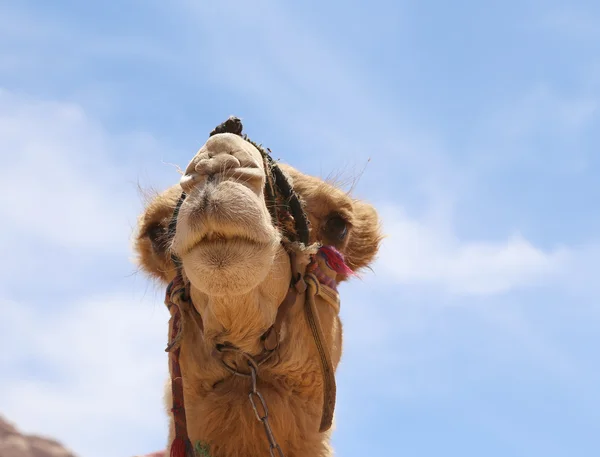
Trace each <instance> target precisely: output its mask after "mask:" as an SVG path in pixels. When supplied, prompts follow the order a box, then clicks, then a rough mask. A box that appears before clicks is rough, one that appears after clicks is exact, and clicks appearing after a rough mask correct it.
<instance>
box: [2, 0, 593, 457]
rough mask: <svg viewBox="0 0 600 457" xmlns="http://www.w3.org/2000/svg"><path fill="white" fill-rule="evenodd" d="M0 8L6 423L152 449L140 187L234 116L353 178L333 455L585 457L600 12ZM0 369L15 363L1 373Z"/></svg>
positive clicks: (155, 394)
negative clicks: (361, 229) (377, 216)
mask: <svg viewBox="0 0 600 457" xmlns="http://www.w3.org/2000/svg"><path fill="white" fill-rule="evenodd" d="M205 3H206V2H193V1H187V0H174V1H171V2H168V3H167V2H158V1H151V0H148V1H122V2H118V3H117V2H74V1H54V2H41V1H26V0H23V1H21V2H18V3H17V2H0V56H2V57H1V58H0V154H1V156H2V162H3V167H2V168H1V169H0V220H2V225H1V228H0V230H1V234H2V236H1V237H0V253H1V254H2V255H1V257H2V259H3V262H2V263H0V273H1V276H2V278H3V279H2V280H0V305H1V308H0V344H2V347H4V348H5V350H4V351H3V352H2V353H1V354H0V372H1V373H2V376H1V377H0V413H2V414H5V415H6V416H7V417H8V418H10V419H11V420H13V421H15V422H17V424H18V425H19V426H20V427H22V428H23V429H24V430H26V431H30V432H36V433H42V434H49V435H53V436H55V437H57V438H59V439H60V440H61V441H63V442H65V443H66V444H67V445H68V446H70V447H71V448H72V449H73V450H75V451H76V452H77V453H78V454H79V455H80V456H81V457H107V456H115V457H116V456H131V455H134V454H137V453H143V452H150V451H153V450H156V449H159V448H162V447H164V445H165V441H166V420H165V416H164V414H163V412H162V404H161V395H162V386H163V384H164V382H165V379H166V359H165V355H164V352H163V348H164V343H165V334H166V319H167V315H166V312H165V310H164V309H163V305H162V293H163V292H162V289H161V288H159V287H157V286H155V285H153V284H151V283H149V282H148V281H146V279H145V278H143V277H142V276H141V275H140V274H136V271H135V266H134V265H133V263H132V262H131V257H132V255H131V249H130V237H131V234H132V229H133V227H135V221H136V217H137V214H138V212H139V211H140V209H141V203H142V200H141V197H140V195H139V193H138V189H137V185H138V183H139V184H140V185H141V186H142V187H145V188H147V187H154V188H159V189H161V188H164V187H166V186H168V185H170V184H173V183H175V182H176V181H177V177H178V175H177V172H176V170H175V168H174V167H173V166H172V165H171V164H178V165H179V166H182V167H183V166H185V165H186V164H187V162H188V161H189V160H190V159H191V158H192V156H193V155H194V153H195V152H196V150H197V149H198V148H199V147H200V146H201V145H202V144H203V143H204V141H205V140H206V138H207V135H208V132H209V131H210V130H211V129H212V128H213V127H214V126H215V125H216V124H218V123H219V122H221V121H222V120H223V119H225V118H226V117H227V116H228V115H230V114H236V115H238V116H241V117H242V118H243V119H244V121H245V127H246V131H247V132H248V133H249V134H250V135H251V137H252V138H253V139H255V140H257V141H260V142H262V143H263V144H265V145H268V146H269V147H270V148H271V149H272V150H273V151H274V155H275V156H276V157H278V158H281V159H282V160H283V161H285V162H288V163H290V164H292V165H294V166H296V167H297V168H299V169H301V170H303V171H305V172H307V173H312V174H316V175H319V176H327V175H329V174H330V173H338V172H341V173H342V174H343V176H345V177H347V178H348V179H351V178H352V177H353V176H356V175H359V174H360V173H361V172H362V171H363V169H364V172H362V175H361V176H360V179H359V180H358V182H357V183H356V186H355V189H354V195H355V196H357V197H360V198H365V199H368V200H369V201H371V202H372V203H373V204H375V205H376V206H377V208H378V209H379V211H380V213H381V215H382V219H383V224H384V229H385V232H386V234H387V235H388V237H387V238H386V240H385V242H384V245H383V248H382V252H381V255H380V257H379V259H378V261H377V263H376V264H375V265H374V268H373V270H374V272H373V273H368V274H365V275H364V277H363V279H362V280H360V281H355V282H354V283H351V284H347V285H344V286H343V287H342V289H341V292H342V299H343V306H342V307H343V310H342V317H343V320H344V323H345V351H344V356H343V361H342V365H341V367H340V370H339V374H338V383H339V386H338V389H339V398H338V409H337V431H336V432H335V435H334V442H335V446H336V449H337V455H340V456H346V457H351V456H363V455H366V454H368V455H371V454H385V455H414V456H439V455H447V456H460V457H469V456H473V457H475V456H477V457H478V456H480V455H486V456H488V457H495V456H498V457H500V456H502V457H506V456H515V457H516V456H527V457H531V456H543V457H554V456H561V457H562V456H565V457H566V456H577V457H585V456H595V455H598V454H599V453H600V446H599V445H598V439H597V433H598V426H597V424H598V423H599V420H600V413H598V411H600V395H599V394H598V390H597V387H596V386H597V385H598V383H599V382H600V368H599V367H598V356H597V354H596V349H595V348H596V346H597V345H598V343H600V337H599V336H598V335H600V307H599V304H600V287H599V286H598V280H597V271H598V270H599V269H600V260H598V259H599V258H600V257H599V254H600V240H599V236H598V233H599V231H600V216H599V213H598V211H596V210H595V208H596V206H597V203H598V201H600V179H599V177H600V153H599V152H598V151H600V133H599V132H600V129H599V127H600V125H599V123H600V117H599V103H600V58H599V57H598V56H600V5H599V4H598V3H597V2H591V1H590V2H583V1H574V2H571V3H570V4H566V2H562V3H561V2H553V1H546V2H541V1H527V0H525V1H521V2H515V1H503V2H472V1H471V2H467V1H456V2H452V3H448V2H439V1H438V2H416V1H402V2H388V1H379V0H377V1H373V2H371V3H369V4H368V5H367V4H366V3H364V4H363V3H359V2H343V3H342V2H331V3H328V4H323V3H320V2H316V1H307V2H303V3H302V4H298V2H296V4H292V3H291V2H288V3H287V4H285V3H282V2H274V1H258V2H252V5H250V4H249V3H248V2H241V1H237V2H236V1H221V2H218V5H217V2H214V4H213V5H206V4H205ZM7 348H8V350H7Z"/></svg>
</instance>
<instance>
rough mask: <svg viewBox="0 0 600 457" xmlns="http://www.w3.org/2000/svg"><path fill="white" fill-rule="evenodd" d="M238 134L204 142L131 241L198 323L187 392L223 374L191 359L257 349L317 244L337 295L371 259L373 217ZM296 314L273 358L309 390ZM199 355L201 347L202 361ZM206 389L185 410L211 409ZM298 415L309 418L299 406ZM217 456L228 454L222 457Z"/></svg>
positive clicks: (376, 240)
mask: <svg viewBox="0 0 600 457" xmlns="http://www.w3.org/2000/svg"><path fill="white" fill-rule="evenodd" d="M241 130H242V129H241V123H240V122H239V120H238V119H237V118H230V119H229V120H228V121H226V122H225V123H223V124H221V126H219V127H217V129H215V131H213V132H212V133H211V136H210V137H209V139H208V140H207V142H206V143H205V144H204V145H203V146H202V147H201V148H200V150H199V151H198V152H197V154H196V155H195V156H194V158H193V159H192V160H191V162H190V163H189V165H188V166H187V168H186V170H185V173H184V174H183V176H182V177H181V179H180V180H179V183H178V184H176V185H174V186H173V187H171V188H169V189H167V190H166V191H164V192H163V193H161V194H158V195H156V196H154V197H153V198H152V199H150V201H149V202H148V203H147V205H146V208H145V211H144V213H143V214H142V216H141V217H140V220H139V227H138V233H137V236H136V239H135V249H136V251H137V254H138V260H139V265H140V267H141V268H142V269H143V270H144V271H145V272H146V273H147V274H149V275H150V276H152V277H154V278H155V279H158V280H159V281H161V282H163V283H165V284H166V283H169V282H170V281H172V280H173V279H174V278H175V277H176V276H177V275H182V276H183V277H184V279H185V281H186V283H187V284H188V285H189V296H190V299H191V300H190V302H191V303H192V304H193V305H192V306H193V308H194V310H195V312H196V313H197V315H199V316H200V317H201V321H202V330H201V331H195V333H194V335H193V336H190V335H187V336H185V337H189V341H190V345H188V346H185V347H184V345H185V344H186V343H185V341H186V340H184V343H183V345H182V370H184V371H185V372H186V373H196V374H197V375H194V376H196V378H194V379H195V381H194V379H192V377H193V376H192V374H188V375H187V378H186V373H184V378H186V379H184V385H186V383H187V385H188V386H189V385H190V384H191V383H194V382H197V383H198V385H202V386H212V385H216V384H214V383H215V381H217V380H220V379H221V378H222V377H223V373H221V372H220V371H219V368H218V366H216V367H214V366H213V365H211V363H210V361H209V362H206V361H205V362H203V363H202V365H203V366H204V367H205V368H204V371H203V372H202V373H201V372H200V371H199V369H197V368H194V367H192V366H191V365H192V364H194V363H196V362H197V361H198V360H199V358H202V357H206V358H207V360H209V359H208V357H209V356H208V355H207V354H209V353H210V348H214V347H218V346H219V345H223V344H226V345H231V346H234V347H236V348H239V349H240V350H242V351H243V352H245V353H247V354H258V353H259V352H260V351H261V344H263V343H261V336H262V335H265V332H266V331H267V330H268V329H269V328H270V327H272V326H273V322H274V321H275V320H276V317H277V316H278V310H279V309H280V307H281V304H282V302H284V300H285V299H286V296H287V295H286V294H288V293H289V290H290V288H291V286H290V284H291V283H293V281H292V272H293V271H298V270H302V271H301V273H302V272H303V270H304V269H306V267H307V265H308V263H309V262H310V261H311V259H314V255H315V253H316V252H318V249H319V248H320V247H322V246H327V247H330V248H334V249H332V251H333V252H335V253H336V254H337V255H338V257H336V259H338V260H339V261H340V262H341V267H339V268H332V269H330V270H328V274H329V278H330V279H331V280H332V281H333V284H334V286H333V287H334V288H335V285H337V283H339V282H342V281H344V280H346V279H348V277H349V276H351V273H352V272H357V271H359V270H361V269H362V268H365V267H367V266H368V265H369V264H370V263H371V262H372V261H373V259H374V258H375V256H376V253H377V250H378V248H379V244H380V241H381V233H380V227H379V221H378V216H377V212H376V211H375V209H374V208H373V207H372V206H371V205H369V204H368V203H366V202H363V201H359V200H357V199H354V198H352V197H351V196H350V195H348V193H347V192H344V191H343V190H341V189H339V188H337V187H336V186H334V185H333V184H330V183H327V182H325V181H324V180H322V179H319V178H316V177H312V176H308V175H305V174H303V173H301V172H299V171H297V170H296V169H295V168H293V167H291V166H288V165H284V164H279V163H275V162H274V161H273V160H272V159H271V157H270V156H269V155H268V154H267V153H266V152H265V150H264V149H263V148H262V147H260V146H258V145H256V144H255V143H253V142H251V141H250V140H248V139H247V137H245V136H242V135H241ZM292 251H293V253H294V255H293V256H291V255H290V253H291V252H292ZM294 262H296V264H295V265H294ZM297 308H298V307H297ZM299 308H300V309H302V306H301V305H300V306H299ZM298 312H299V311H297V312H296V315H295V317H294V315H293V313H292V314H291V315H290V317H289V319H290V320H294V319H295V320H296V321H297V322H298V324H296V325H292V324H291V323H290V322H288V323H287V327H286V326H285V325H284V326H283V327H282V331H281V334H278V335H277V338H279V340H280V342H283V341H285V340H286V338H287V340H288V343H289V344H287V345H286V344H283V345H282V347H281V349H280V352H281V354H280V357H279V359H278V360H281V363H280V364H279V365H278V366H279V367H280V369H281V370H283V371H284V370H285V369H288V370H291V371H293V370H296V371H298V373H296V374H297V375H298V376H299V378H298V381H297V382H299V383H300V384H302V385H304V384H306V385H307V386H308V384H309V383H310V382H313V381H310V380H312V379H313V378H310V377H306V376H304V375H305V373H304V374H303V373H301V371H302V370H304V369H308V368H306V367H309V366H310V367H313V368H314V367H315V366H316V367H318V362H314V366H313V365H311V364H312V362H310V363H309V362H307V360H309V353H310V351H313V352H314V348H313V349H310V348H311V347H312V346H309V345H308V343H306V344H307V346H306V348H305V349H306V350H304V349H303V343H302V341H304V340H303V339H305V338H308V337H306V335H308V333H309V330H308V327H307V325H306V323H305V322H304V321H303V320H302V319H301V316H300V317H298V316H297V313H298ZM318 313H319V314H321V315H320V322H321V325H323V327H324V334H325V336H324V338H325V340H326V343H327V345H328V347H329V353H330V354H329V356H330V357H331V360H332V364H333V366H334V368H335V366H337V363H338V362H339V358H340V355H341V324H340V323H339V319H338V317H337V312H335V313H334V312H332V311H326V312H324V313H325V314H323V312H322V311H318ZM327 313H329V314H327ZM187 328H188V329H189V328H190V327H187ZM294 332H295V333H294ZM292 334H293V335H292ZM292 340H293V344H292V343H290V341H292ZM192 341H193V343H192ZM200 346H202V347H205V348H209V349H207V350H205V351H203V352H202V351H201V350H200V349H198V348H199V347H200ZM192 347H193V348H196V349H191V348H192ZM184 349H186V350H188V351H193V350H196V351H199V352H198V354H199V355H198V354H197V355H195V356H193V357H192V356H189V357H188V356H186V354H184ZM302 352H305V353H306V354H302ZM311 357H312V356H311ZM284 359H286V360H287V362H288V363H289V365H286V360H284ZM315 359H316V357H315ZM232 363H233V362H232ZM273 363H274V364H275V363H279V362H273ZM184 365H186V366H184ZM197 365H200V364H199V363H198V364H197ZM286 366H287V367H288V368H285V367H286ZM313 368H310V369H309V371H310V370H312V369H313ZM313 371H314V370H313ZM286 376H287V377H286V378H285V382H287V383H288V384H289V383H293V382H295V381H294V379H295V378H294V376H292V375H288V373H286ZM303 376H304V377H303ZM315 379H316V378H315ZM309 381H310V382H309ZM282 382H283V381H282ZM319 382H320V381H317V380H315V381H314V383H313V384H314V386H312V387H310V388H312V389H317V388H321V384H319ZM294 388H295V389H299V388H298V387H294ZM190 389H191V387H190ZM202 389H204V387H203V388H202ZM202 389H201V388H199V387H198V388H194V389H193V394H192V393H189V395H192V400H189V399H188V398H186V404H189V401H197V402H202V401H204V402H208V401H209V400H207V398H208V397H207V395H208V394H207V393H206V392H204V391H203V390H202ZM206 389H207V392H208V390H210V388H209V387H206ZM228 389H229V390H227V395H232V392H233V390H232V388H231V387H228ZM306 389H308V390H310V389H309V388H308V387H306ZM186 392H187V391H186ZM186 395H188V394H187V393H186ZM273 395H275V393H273ZM307 395H308V394H307ZM311 395H312V394H311ZM309 397H310V398H311V400H310V401H311V402H314V398H313V397H312V396H310V395H309ZM211 398H212V397H211ZM242 398H243V397H242ZM307 398H308V397H307ZM210 401H216V400H214V399H213V400H210ZM282 401H283V400H282ZM285 401H288V400H285ZM285 401H284V403H285ZM316 403H318V401H317V402H316ZM282 404H283V403H282ZM207 408H208V407H207ZM287 408H291V409H293V408H294V406H293V405H289V406H288V407H287ZM302 408H303V411H307V406H306V405H305V404H304V406H303V407H302ZM308 409H310V408H308ZM317 410H318V408H316V407H315V409H314V411H317ZM311 411H312V410H311ZM246 413H247V412H243V413H240V414H246ZM249 413H251V411H250V412H249ZM286 414H289V411H286ZM316 414H317V413H316V412H315V413H314V414H313V415H316ZM194 420H195V419H193V418H192V419H189V418H188V428H189V427H192V428H193V427H194V425H193V424H196V423H197V424H200V422H201V419H198V421H200V422H194ZM190 421H191V422H192V425H190ZM293 423H294V421H292V420H288V422H285V423H282V425H281V426H280V427H279V430H278V431H277V433H279V434H280V435H281V434H285V433H286V432H285V429H286V427H292V425H289V424H293ZM305 423H309V421H304V422H302V421H300V422H299V423H298V425H297V426H298V427H300V428H302V427H304V426H306V424H305ZM317 425H318V424H317ZM202 427H204V428H203V430H204V431H202V432H198V433H199V435H198V436H201V437H204V438H206V439H209V438H210V439H212V440H213V441H214V440H217V438H215V436H218V433H219V432H218V431H217V430H216V429H215V431H214V433H213V434H212V435H211V433H212V432H209V431H208V430H209V428H210V425H209V424H208V423H206V424H204V425H202V426H201V425H198V428H199V429H201V428H202ZM274 427H276V428H277V423H275V425H274ZM313 432H315V433H316V432H317V430H314V431H311V433H313ZM191 433H192V434H193V433H194V432H191ZM294 433H295V434H294V436H304V435H302V433H300V434H298V433H297V431H296V432H294ZM204 438H203V439H204ZM289 439H291V438H289ZM289 446H292V444H289ZM292 447H293V446H292ZM222 449H225V448H222ZM315 449H317V448H315ZM238 451H239V449H238ZM232 452H233V451H232ZM236 452H237V451H236ZM223 455H228V454H227V453H226V452H225V451H223ZM234 455H237V454H234ZM249 455H250V454H249ZM315 455H316V454H315Z"/></svg>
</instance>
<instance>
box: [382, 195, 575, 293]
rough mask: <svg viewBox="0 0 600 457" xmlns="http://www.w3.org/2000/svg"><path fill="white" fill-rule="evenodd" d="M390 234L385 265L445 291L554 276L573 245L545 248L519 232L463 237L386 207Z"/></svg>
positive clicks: (500, 288) (488, 288)
mask: <svg viewBox="0 0 600 457" xmlns="http://www.w3.org/2000/svg"><path fill="white" fill-rule="evenodd" d="M381 212H382V219H383V220H384V221H385V229H386V231H387V232H388V233H389V238H388V239H387V240H386V242H385V249H383V250H382V254H381V261H380V266H381V267H383V269H384V272H385V273H388V274H389V275H390V277H391V279H392V280H393V281H397V282H398V283H400V284H415V285H421V286H425V287H431V286H433V287H439V288H440V289H441V290H442V291H444V292H445V293H450V294H459V295H494V294H498V293H506V292H509V291H511V290H513V289H515V288H519V287H522V286H527V285H530V284H532V283H537V282H539V281H541V280H545V281H548V280H551V279H552V278H553V277H556V275H557V274H558V273H561V272H562V269H563V268H564V266H565V264H566V261H567V260H568V258H569V254H570V252H569V250H568V249H565V248H557V249H555V250H553V251H549V252H545V251H543V250H541V249H539V248H536V247H535V246H533V245H532V244H531V242H529V241H527V240H526V239H524V238H523V237H522V236H521V235H519V234H514V235H512V236H510V237H509V238H507V239H506V240H505V241H499V242H498V241H479V240H478V241H475V240H461V239H459V238H458V237H457V236H456V235H455V234H454V233H452V231H451V230H448V229H449V228H450V227H443V226H437V225H434V224H429V223H427V221H419V220H415V219H411V218H410V217H408V216H407V215H406V214H405V213H404V212H403V211H402V209H401V208H397V207H396V208H394V207H388V208H381Z"/></svg>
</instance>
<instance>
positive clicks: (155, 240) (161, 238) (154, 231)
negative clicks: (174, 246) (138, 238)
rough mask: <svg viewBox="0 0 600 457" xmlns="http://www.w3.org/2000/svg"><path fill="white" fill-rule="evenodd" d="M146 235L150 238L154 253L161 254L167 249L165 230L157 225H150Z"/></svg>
mask: <svg viewBox="0 0 600 457" xmlns="http://www.w3.org/2000/svg"><path fill="white" fill-rule="evenodd" d="M146 235H147V236H148V238H150V243H152V248H153V249H154V251H155V252H156V253H162V252H164V251H165V250H166V248H167V241H168V240H167V236H166V230H165V229H164V228H163V227H162V226H161V225H159V224H154V225H151V226H150V227H149V228H148V230H147V231H146Z"/></svg>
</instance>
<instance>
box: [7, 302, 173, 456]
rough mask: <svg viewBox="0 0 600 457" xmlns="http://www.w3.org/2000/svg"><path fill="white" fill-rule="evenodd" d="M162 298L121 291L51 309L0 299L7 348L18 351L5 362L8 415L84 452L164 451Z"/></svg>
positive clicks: (11, 352) (165, 317) (165, 315)
mask: <svg viewBox="0 0 600 457" xmlns="http://www.w3.org/2000/svg"><path fill="white" fill-rule="evenodd" d="M157 302H158V300H152V301H149V300H140V297H139V296H137V297H136V294H134V293H123V294H120V295H114V294H113V295H110V294H108V295H104V296H95V297H89V296H86V297H80V298H76V297H73V298H72V299H71V301H70V302H69V303H62V304H61V306H60V307H58V306H56V305H54V306H52V304H51V303H49V304H48V305H49V307H48V308H47V309H43V308H41V307H40V306H39V305H38V304H31V303H27V302H23V301H8V300H6V299H3V298H0V329H1V332H0V333H1V336H0V342H1V344H2V345H3V346H4V347H6V348H11V349H10V350H7V351H3V352H2V356H1V357H0V369H1V371H2V373H3V376H2V380H1V381H0V407H1V408H2V413H3V414H5V415H6V416H7V417H10V418H11V420H13V421H16V422H17V423H19V424H20V425H21V426H22V427H23V428H24V429H25V430H27V431H30V432H37V433H39V432H42V433H44V434H49V435H51V436H53V437H55V438H57V439H60V440H61V441H63V442H65V443H68V445H69V447H71V448H72V449H73V450H74V451H75V452H76V453H77V454H78V455H82V456H89V457H94V456H95V457H105V456H107V455H115V456H116V455H138V454H139V453H143V452H151V451H154V450H156V449H160V448H161V447H163V446H165V444H166V425H167V422H166V414H165V413H164V412H163V411H164V409H163V405H162V402H161V393H162V392H163V388H164V385H165V380H166V379H167V374H168V372H167V361H166V355H165V352H164V347H165V341H166V339H165V338H166V324H165V323H166V322H167V320H168V313H167V311H166V309H164V307H162V306H160V303H159V304H158V305H157ZM157 306H158V307H157ZM149 437H151V438H149Z"/></svg>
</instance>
